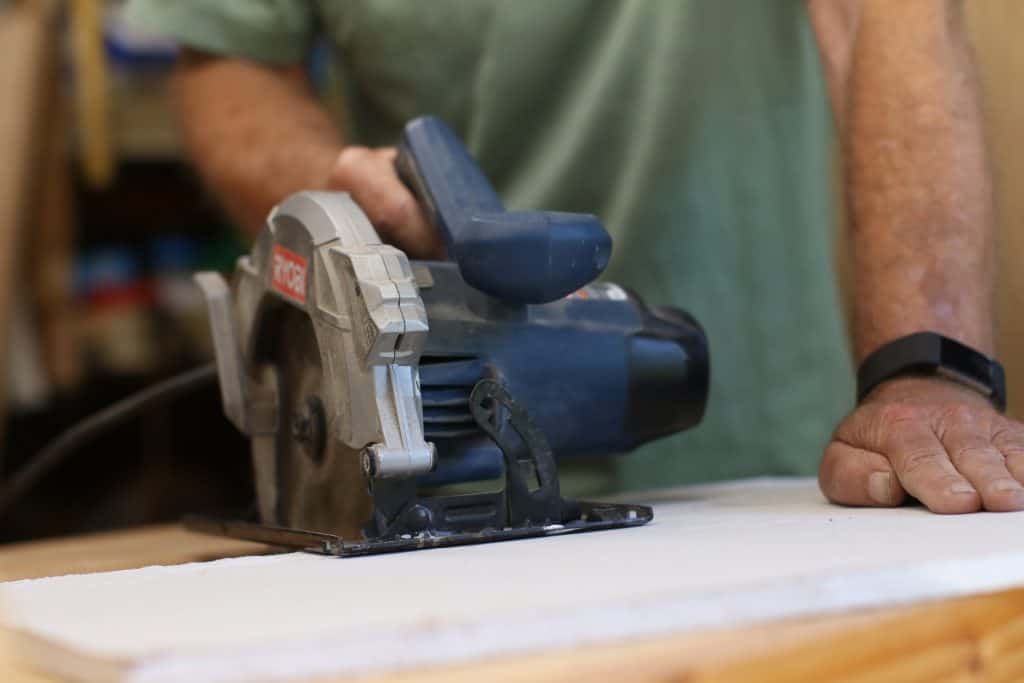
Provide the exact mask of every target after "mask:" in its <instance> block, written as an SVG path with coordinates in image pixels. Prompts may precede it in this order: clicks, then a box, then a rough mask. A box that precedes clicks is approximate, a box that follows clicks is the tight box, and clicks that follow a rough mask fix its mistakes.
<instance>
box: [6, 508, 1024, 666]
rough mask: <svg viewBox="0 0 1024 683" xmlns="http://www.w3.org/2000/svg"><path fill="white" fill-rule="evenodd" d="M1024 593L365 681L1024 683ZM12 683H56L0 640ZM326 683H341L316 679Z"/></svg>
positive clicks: (56, 550) (215, 552) (28, 547)
mask: <svg viewBox="0 0 1024 683" xmlns="http://www.w3.org/2000/svg"><path fill="white" fill-rule="evenodd" d="M251 551H256V552H265V551H266V548H264V547H263V546H258V545H256V544H248V543H243V542H239V541H231V540H227V539H219V538H213V537H208V536H202V535H199V534H193V533H190V532H187V531H184V530H182V529H180V528H177V527H173V526H162V527H150V528H142V529H135V530H129V531H121V532H116V533H107V534H95V535H90V536H84V537H79V538H69V539H60V540H52V541H41V542H33V543H24V544H17V545H12V546H7V547H6V548H3V549H0V577H2V578H3V579H4V580H14V579H21V578H35V577H42V576H48V575H55V574H64V573H69V572H96V571H109V570H113V569H130V568H134V567H140V566H146V565H150V564H176V563H181V562H196V561H206V560H212V559H216V558H220V557H234V556H237V555H239V554H243V553H246V552H251ZM1022 645H1024V590H1012V591H1004V592H1001V593H998V594H994V595H984V596H977V597H971V598H962V599H956V600H945V601H941V602H937V603H932V604H924V605H919V606H916V607H910V608H891V609H881V610H866V611H862V612H857V613H853V614H845V615H839V616H829V617H815V618H804V619H792V620H785V621H781V622H775V623H771V624H762V625H757V626H751V627H744V628H739V629H719V630H715V631H709V632H706V633H699V634H684V635H675V636H667V637H663V638H656V639H650V640H644V641H638V642H625V643H616V644H612V645H603V646H600V647H594V646H590V647H581V648H573V649H570V650H563V651H558V652H551V653H545V654H540V655H531V656H528V657H502V658H496V659H492V660H488V661H484V662H478V663H474V664H471V665H462V666H457V667H443V668H435V669H428V670H423V671H415V672H405V673H401V674H397V675H391V676H383V677H371V678H362V679H358V680H360V681H361V682H362V683H384V682H385V681H394V682H396V683H441V682H442V681H450V682H451V683H462V682H465V683H469V682H470V681H474V682H475V681H485V680H486V681H496V682H498V683H525V682H527V681H552V682H554V681H572V682H573V683H575V682H576V681H579V680H631V681H680V682H681V681H686V682H688V683H732V682H734V681H735V682H739V681H753V680H756V681H765V682H771V681H793V680H815V681H828V680H834V681H846V682H848V683H859V682H861V681H887V682H888V681H899V680H907V681H917V680H920V681H926V680H927V681H936V682H941V681H965V682H966V681H972V682H974V681H977V682H987V681H993V682H995V681H1015V680H1024V657H1022V656H1021V655H1020V653H1021V652H1024V648H1022V647H1021V646H1022ZM0 680H3V681H6V682H9V683H52V682H53V681H54V679H52V678H50V677H47V676H44V675H42V674H39V673H36V672H33V671H30V670H28V669H26V668H25V667H24V666H23V665H21V664H20V663H19V662H18V659H17V653H16V652H14V651H13V650H12V644H11V643H10V642H9V641H6V640H2V639H0ZM316 680H317V682H318V683H327V682H328V681H337V680H341V679H337V678H327V679H316Z"/></svg>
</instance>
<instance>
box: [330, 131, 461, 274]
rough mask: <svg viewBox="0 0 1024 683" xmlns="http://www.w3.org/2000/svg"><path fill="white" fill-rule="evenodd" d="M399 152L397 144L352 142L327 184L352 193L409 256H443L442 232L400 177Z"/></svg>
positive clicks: (379, 229) (382, 232)
mask: <svg viewBox="0 0 1024 683" xmlns="http://www.w3.org/2000/svg"><path fill="white" fill-rule="evenodd" d="M397 154H398V152H397V150H395V148H394V147H382V148H379V149H370V148H369V147H358V146H355V145H349V146H348V147H345V148H344V149H343V150H342V151H341V154H339V155H338V158H337V161H336V162H335V164H334V168H333V169H332V171H331V175H330V178H329V179H328V181H327V187H328V189H332V190H343V191H345V192H348V193H349V194H351V195H352V199H354V200H355V202H356V204H358V205H359V206H360V208H362V210H363V211H365V212H366V215H367V216H368V217H369V219H370V222H371V223H373V227H375V228H376V229H377V232H378V233H379V234H380V236H381V239H383V240H384V241H385V242H387V243H388V244H393V245H395V246H396V247H398V248H399V249H402V250H403V251H405V253H406V254H408V255H409V257H410V258H430V259H440V258H444V252H445V250H444V243H443V242H442V241H441V236H440V235H439V234H438V232H437V230H435V229H434V228H433V227H431V225H430V224H429V223H428V222H427V219H426V217H425V216H424V214H423V211H422V209H421V208H420V206H419V203H418V202H417V201H416V198H415V197H414V196H413V195H412V193H411V192H410V191H409V189H408V188H407V187H406V186H405V185H404V184H403V183H402V181H401V180H400V179H399V178H398V173H397V172H396V171H395V157H396V156H397Z"/></svg>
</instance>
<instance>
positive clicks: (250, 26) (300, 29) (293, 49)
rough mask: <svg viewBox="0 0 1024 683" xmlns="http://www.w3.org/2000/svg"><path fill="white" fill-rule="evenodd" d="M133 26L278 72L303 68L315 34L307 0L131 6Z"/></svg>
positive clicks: (152, 1)
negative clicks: (288, 67) (294, 66)
mask: <svg viewBox="0 0 1024 683" xmlns="http://www.w3.org/2000/svg"><path fill="white" fill-rule="evenodd" d="M126 12H127V14H126V19H127V21H128V22H129V23H131V24H132V25H134V26H137V27H138V28H140V29H142V30H145V31H147V32H149V33H154V34H156V35H160V36H164V37H166V38H169V39H170V40H173V41H175V42H177V43H178V44H179V45H181V46H184V47H190V48H194V49H196V50H201V51H203V52H211V53H214V54H219V55H225V56H232V57H242V58H245V59H251V60H254V61H258V62H265V63H268V64H273V65H276V66H286V65H291V64H297V63H299V62H302V61H303V60H304V59H305V58H306V56H307V55H308V53H309V50H310V45H311V43H312V40H313V37H314V36H313V34H314V26H315V22H314V16H313V10H312V9H311V3H309V2H306V1H304V0H130V1H129V3H128V6H127V9H126Z"/></svg>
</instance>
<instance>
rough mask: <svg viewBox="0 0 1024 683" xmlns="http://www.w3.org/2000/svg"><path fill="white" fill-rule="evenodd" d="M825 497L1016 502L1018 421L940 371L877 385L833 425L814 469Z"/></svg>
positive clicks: (953, 508)
mask: <svg viewBox="0 0 1024 683" xmlns="http://www.w3.org/2000/svg"><path fill="white" fill-rule="evenodd" d="M818 476H819V482H820V484H821V490H822V491H823V492H824V493H825V495H826V496H827V497H828V499H829V500H831V501H833V502H835V503H843V504H846V505H870V506H882V507H887V506H895V505H899V504H900V503H902V502H903V499H904V497H905V496H906V494H910V495H912V496H914V497H915V498H917V499H918V500H920V501H921V502H922V503H924V504H925V505H927V506H928V508H929V509H930V510H932V512H941V513H963V512H975V511H977V510H981V509H984V510H991V511H1009V510H1024V486H1022V485H1021V482H1024V425H1021V424H1020V423H1019V422H1016V421H1014V420H1011V419H1009V418H1007V417H1004V416H1003V415H1001V414H1000V413H998V412H997V411H996V410H995V409H994V408H993V407H992V404H991V403H989V402H988V400H987V399H985V398H984V397H983V396H982V395H981V394H979V393H978V392H976V391H974V390H972V389H970V388H967V387H964V386H960V385H958V384H955V383H953V382H951V381H948V380H945V379H941V378H934V379H932V378H903V379H895V380H890V381H888V382H884V383H883V384H881V385H879V386H878V388H877V389H875V391H873V392H872V393H871V394H869V395H868V397H867V400H865V401H864V403H863V404H862V405H861V406H860V407H858V408H857V409H856V410H854V411H853V412H852V413H851V414H850V415H849V416H848V417H847V418H846V419H845V420H844V421H843V422H842V423H841V424H840V425H839V427H838V429H836V432H835V434H834V435H833V437H832V441H831V443H829V445H828V447H827V448H826V449H825V457H824V459H823V460H822V463H821V470H820V472H819V475H818Z"/></svg>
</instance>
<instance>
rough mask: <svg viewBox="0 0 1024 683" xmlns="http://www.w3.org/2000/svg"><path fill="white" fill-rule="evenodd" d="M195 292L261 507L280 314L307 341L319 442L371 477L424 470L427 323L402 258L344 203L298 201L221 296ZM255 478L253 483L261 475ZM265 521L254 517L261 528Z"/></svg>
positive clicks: (272, 432) (207, 277)
mask: <svg viewBox="0 0 1024 683" xmlns="http://www.w3.org/2000/svg"><path fill="white" fill-rule="evenodd" d="M196 280H197V282H198V284H199V285H200V286H201V288H202V289H203V291H204V293H205V295H206V298H207V303H208V310H209V315H210V319H211V329H212V331H213V336H214V345H215V349H216V355H217V361H218V371H219V374H220V381H221V390H222V395H223V396H224V399H225V401H224V405H225V410H226V412H227V413H228V415H229V417H230V418H231V420H232V422H234V423H235V425H236V426H237V427H238V428H239V429H241V430H242V431H243V432H245V433H246V434H248V435H249V436H251V437H252V439H253V454H254V457H255V458H256V467H257V470H258V471H257V481H258V482H259V481H261V480H262V481H264V486H263V487H262V488H264V489H265V490H264V491H261V492H259V493H260V498H261V501H262V500H265V499H269V498H273V497H274V495H275V494H272V493H271V492H270V491H269V489H270V488H274V487H276V482H277V479H278V477H277V476H276V475H275V474H274V473H272V472H271V473H270V474H269V475H267V471H269V470H273V469H275V467H280V463H278V462H276V458H275V456H274V455H273V453H274V452H276V450H277V444H276V442H277V440H278V439H279V438H280V437H281V434H282V433H284V432H285V431H286V430H292V429H293V426H294V425H291V424H284V422H285V421H286V419H285V418H288V419H292V418H293V417H294V416H291V415H282V414H281V406H280V405H279V404H278V403H279V402H278V398H279V397H278V396H277V389H276V384H277V382H278V381H279V378H278V379H273V378H272V375H273V371H272V370H273V367H274V366H275V363H276V359H275V357H274V353H275V351H274V348H275V340H276V339H277V338H278V337H279V336H280V330H279V328H280V326H281V325H284V324H286V322H285V321H287V320H288V316H287V315H285V312H286V311H288V310H298V311H301V312H302V313H303V314H304V315H305V316H306V317H307V318H308V320H309V323H310V324H311V325H312V328H313V332H314V334H315V345H316V347H317V350H318V353H319V365H320V368H321V372H322V373H323V381H322V382H321V383H320V387H321V391H322V393H323V396H322V398H319V397H318V400H322V404H323V410H324V412H325V413H326V417H325V421H326V424H327V425H329V431H330V434H329V437H330V438H331V439H334V440H336V441H338V442H340V443H341V444H344V445H345V446H346V447H347V448H348V449H349V450H350V452H351V453H353V454H354V455H353V457H357V458H363V459H366V460H367V461H368V462H367V463H360V465H361V466H363V465H367V466H372V467H373V469H374V472H375V476H377V477H389V476H413V475H417V474H422V473H425V472H429V471H430V470H431V469H433V467H434V463H435V458H436V455H435V450H434V447H433V445H432V444H430V443H427V442H426V441H425V440H424V438H423V418H422V406H421V399H420V393H419V377H418V367H417V362H418V360H419V357H420V354H421V353H422V350H423V347H424V344H425V342H426V335H427V332H428V325H427V316H426V311H425V308H424V305H423V301H422V299H421V298H420V295H419V291H418V289H417V287H416V283H415V280H414V278H413V274H412V269H411V267H410V265H409V262H408V259H407V258H406V256H405V254H404V253H402V252H401V251H399V250H398V249H395V248H394V247H391V246H388V245H385V244H383V243H382V242H381V240H380V238H379V237H378V235H377V233H376V231H375V230H374V229H373V227H372V225H371V224H370V222H369V220H368V219H367V218H366V216H365V214H364V213H363V212H362V210H360V209H359V207H358V206H357V205H356V204H355V203H354V202H353V201H352V200H351V198H349V196H348V195H347V194H344V193H326V192H302V193H298V194H296V195H293V196H292V197H290V198H288V199H287V200H286V201H284V202H283V203H282V204H280V205H279V206H277V207H276V208H275V209H274V211H273V212H272V213H271V215H270V216H269V217H268V219H267V224H266V226H265V228H264V230H263V231H262V232H261V234H260V236H259V237H258V239H257V240H256V243H255V245H254V247H253V249H252V252H251V254H250V255H249V256H246V257H243V258H241V259H240V260H239V262H238V264H237V267H236V271H235V279H234V283H233V287H232V288H231V291H230V292H229V291H228V288H227V286H226V284H225V283H224V281H223V278H221V277H220V276H219V275H218V274H215V273H201V274H199V275H197V277H196ZM260 470H263V472H262V474H264V475H266V476H260V475H261V472H260ZM268 515H270V516H271V517H273V515H272V514H271V511H270V510H264V515H263V516H264V518H265V519H266V518H267V516H268Z"/></svg>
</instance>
